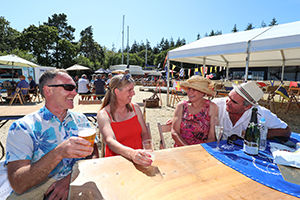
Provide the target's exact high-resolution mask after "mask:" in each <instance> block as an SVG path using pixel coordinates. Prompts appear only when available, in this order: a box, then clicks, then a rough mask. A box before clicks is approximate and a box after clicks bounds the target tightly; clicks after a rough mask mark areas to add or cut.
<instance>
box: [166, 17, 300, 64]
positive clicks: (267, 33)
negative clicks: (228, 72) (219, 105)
mask: <svg viewBox="0 0 300 200" xmlns="http://www.w3.org/2000/svg"><path fill="white" fill-rule="evenodd" d="M248 45H249V51H247V48H248ZM247 52H249V67H262V66H282V65H284V63H283V62H284V61H285V65H289V66H292V65H300V21H298V22H293V23H288V24H282V25H277V26H271V27H266V28H260V29H253V30H249V31H243V32H237V33H230V34H224V35H219V36H213V37H205V38H201V39H200V40H197V41H195V42H192V43H190V44H187V45H184V46H182V47H179V48H176V49H174V50H171V51H169V59H170V60H173V61H178V62H185V63H194V64H206V65H218V66H228V67H230V68H231V67H245V66H246V58H247V55H248V54H247Z"/></svg>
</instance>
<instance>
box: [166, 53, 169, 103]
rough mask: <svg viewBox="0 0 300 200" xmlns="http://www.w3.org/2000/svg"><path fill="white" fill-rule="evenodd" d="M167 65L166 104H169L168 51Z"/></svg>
mask: <svg viewBox="0 0 300 200" xmlns="http://www.w3.org/2000/svg"><path fill="white" fill-rule="evenodd" d="M167 66H168V68H167V74H166V75H167V106H169V93H170V92H169V85H170V83H169V75H170V74H169V69H170V60H169V53H168V58H167Z"/></svg>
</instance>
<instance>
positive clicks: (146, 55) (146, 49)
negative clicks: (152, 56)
mask: <svg viewBox="0 0 300 200" xmlns="http://www.w3.org/2000/svg"><path fill="white" fill-rule="evenodd" d="M147 44H148V40H147V39H146V54H145V66H146V65H147V46H148V45H147Z"/></svg>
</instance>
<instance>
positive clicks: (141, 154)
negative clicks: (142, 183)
mask: <svg viewBox="0 0 300 200" xmlns="http://www.w3.org/2000/svg"><path fill="white" fill-rule="evenodd" d="M150 158H151V155H150V154H149V153H147V152H146V151H144V150H141V149H137V150H134V151H133V153H132V154H131V160H132V161H133V162H134V163H136V164H139V165H144V166H150V165H151V164H152V162H153V161H152V160H151V159H150Z"/></svg>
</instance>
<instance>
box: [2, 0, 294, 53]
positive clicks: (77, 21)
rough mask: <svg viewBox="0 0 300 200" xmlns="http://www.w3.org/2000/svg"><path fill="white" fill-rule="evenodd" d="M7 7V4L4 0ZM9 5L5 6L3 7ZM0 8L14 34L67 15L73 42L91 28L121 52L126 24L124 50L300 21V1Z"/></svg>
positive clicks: (32, 1) (103, 0) (35, 2)
mask: <svg viewBox="0 0 300 200" xmlns="http://www.w3.org/2000/svg"><path fill="white" fill-rule="evenodd" d="M2 1H3V0H2ZM3 2H5V3H3ZM3 2H2V3H1V10H0V16H4V17H5V19H6V20H7V21H9V22H10V26H11V27H12V28H15V29H17V30H18V31H23V29H24V28H27V27H29V26H30V25H31V24H34V25H36V26H38V24H39V23H40V24H42V23H43V22H47V21H48V17H51V16H52V15H53V14H60V13H64V14H66V15H67V20H68V24H69V25H71V26H73V27H74V28H75V29H76V31H75V41H78V40H79V36H80V32H81V31H82V30H84V29H85V28H87V27H88V26H90V25H92V27H93V33H94V40H95V41H96V42H98V43H99V44H100V45H102V46H106V47H108V48H109V49H111V48H112V44H113V43H114V45H115V47H116V49H119V48H121V46H122V23H123V15H125V23H124V32H125V35H124V47H125V46H126V45H127V26H129V46H131V45H132V44H133V42H134V40H136V42H138V43H141V41H143V42H144V43H145V42H146V39H147V40H148V41H149V42H150V45H151V47H154V46H156V45H157V44H158V43H159V42H160V41H161V39H162V37H164V38H165V39H168V40H170V38H171V37H172V38H173V40H174V41H175V42H176V41H177V39H178V38H179V37H180V38H181V39H182V38H184V39H185V40H186V42H187V43H190V42H193V41H194V40H196V37H197V34H198V33H199V34H200V36H201V37H203V36H204V34H205V33H207V34H209V33H210V32H211V30H214V31H217V30H218V31H222V33H223V34H226V33H230V32H231V30H232V28H233V26H234V24H236V25H237V28H238V30H239V31H243V30H244V29H245V28H246V26H247V25H248V23H252V24H253V26H254V27H255V28H260V25H261V22H262V21H264V22H265V23H266V24H267V25H268V24H269V23H270V22H271V20H272V18H273V17H275V18H276V20H277V22H278V23H279V24H284V23H289V22H295V21H299V20H300V14H299V10H300V0H285V1H283V0H251V1H250V0H249V1H246V0H206V1H203V0H185V1H183V0H181V1H179V0H147V1H146V0H127V1H125V0H85V1H79V0H72V1H71V0H60V1H58V0H52V1H41V0H28V1H24V0H14V1H3Z"/></svg>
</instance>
